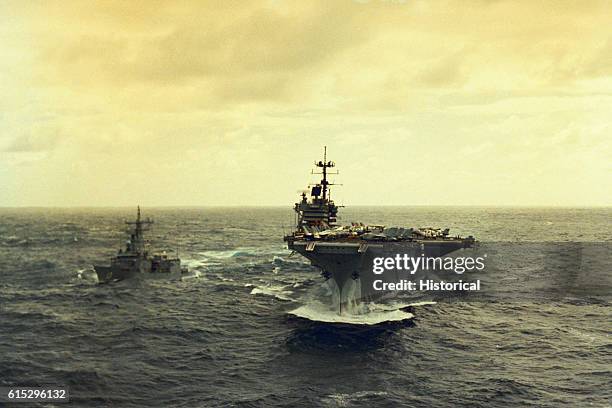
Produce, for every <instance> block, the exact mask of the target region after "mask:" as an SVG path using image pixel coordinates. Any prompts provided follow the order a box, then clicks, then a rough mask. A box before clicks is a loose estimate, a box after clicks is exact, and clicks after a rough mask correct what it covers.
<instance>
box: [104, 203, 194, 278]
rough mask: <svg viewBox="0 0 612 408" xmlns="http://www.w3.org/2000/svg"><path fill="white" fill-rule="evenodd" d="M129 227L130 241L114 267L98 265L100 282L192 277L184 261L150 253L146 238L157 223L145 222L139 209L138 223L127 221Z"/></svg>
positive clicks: (119, 254) (111, 265)
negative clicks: (136, 277)
mask: <svg viewBox="0 0 612 408" xmlns="http://www.w3.org/2000/svg"><path fill="white" fill-rule="evenodd" d="M125 223H126V224H127V225H128V226H129V227H130V231H129V238H128V240H127V242H126V244H125V248H124V249H119V251H118V252H117V255H116V256H114V257H113V258H111V261H110V265H108V266H106V265H94V270H95V271H96V274H97V275H98V282H99V283H108V282H111V281H120V280H124V279H128V278H131V277H134V276H142V277H167V278H172V279H174V278H179V279H180V278H182V277H185V276H187V275H188V271H187V268H184V267H181V260H180V259H179V258H178V256H176V257H171V256H168V255H167V254H166V253H165V252H162V253H153V254H149V251H148V249H147V245H146V242H145V239H144V232H145V231H147V230H148V229H149V228H150V226H151V224H153V221H152V220H151V219H150V218H147V219H142V218H141V216H140V206H138V210H137V215H136V220H135V221H126V222H125Z"/></svg>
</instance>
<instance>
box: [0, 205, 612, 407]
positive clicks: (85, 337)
mask: <svg viewBox="0 0 612 408" xmlns="http://www.w3.org/2000/svg"><path fill="white" fill-rule="evenodd" d="M144 211H145V215H147V216H151V217H153V218H154V219H155V221H156V224H155V226H154V229H153V230H152V231H151V232H150V233H149V234H148V237H149V239H150V240H151V241H152V242H154V243H155V247H157V248H160V249H164V248H166V249H170V248H177V247H178V248H179V251H180V253H181V258H182V259H183V260H184V261H185V262H186V263H187V264H188V265H189V266H190V267H191V268H192V269H195V270H197V271H199V272H200V273H201V275H202V277H201V279H198V280H190V281H186V282H164V281H125V282H119V283H117V284H111V285H97V284H96V281H95V276H94V274H93V272H92V271H91V264H92V263H94V262H104V261H107V259H108V258H109V257H110V256H112V255H113V254H114V252H115V250H116V249H117V248H118V247H119V246H120V245H121V242H122V239H123V236H122V235H121V228H122V226H121V221H122V220H123V219H126V218H132V215H133V214H132V212H133V211H132V210H131V209H104V210H103V209H96V210H92V209H71V210H59V209H54V210H43V209H20V210H11V209H2V210H0V256H1V257H2V259H3V262H2V263H0V279H1V280H0V385H37V384H63V385H67V386H69V388H70V393H71V399H72V404H71V405H73V406H83V407H91V406H117V407H131V406H163V407H170V406H171V407H208V406H248V407H259V406H262V407H263V406H265V407H267V406H308V407H311V406H313V407H374V406H375V407H385V406H389V407H395V406H417V407H419V406H423V407H425V406H437V407H440V406H448V407H456V406H470V407H472V406H482V407H496V406H538V407H540V406H545V407H558V406H573V407H578V406H579V407H582V406H599V407H603V406H610V404H611V398H612V391H611V390H612V386H611V385H612V368H611V367H612V357H611V355H612V353H611V352H612V342H611V340H610V327H612V325H611V324H610V323H611V322H612V313H611V311H612V309H611V306H610V300H611V295H612V284H611V271H612V259H611V253H610V243H611V242H612V225H611V221H610V220H611V219H612V210H611V209H554V210H552V209H548V210H547V209H499V208H498V209H495V208H418V207H417V208H408V207H406V208H352V209H350V208H349V209H345V210H344V211H343V214H344V220H343V221H345V222H350V221H358V220H359V221H367V222H370V223H382V224H386V225H402V226H424V225H433V226H449V227H451V228H452V230H451V231H452V233H462V234H474V235H475V236H477V237H478V238H479V239H480V240H481V241H482V246H481V248H480V250H481V251H485V252H487V253H488V254H489V260H490V261H491V265H488V266H490V268H489V267H488V268H487V271H486V273H483V275H482V276H479V278H481V279H482V280H483V285H484V286H485V288H486V289H485V290H483V291H482V293H478V294H470V295H467V294H465V295H457V296H454V297H440V296H435V295H433V294H424V295H421V296H418V297H417V298H415V297H414V296H412V297H409V296H407V295H403V296H400V297H399V298H397V299H394V300H393V301H390V302H389V303H387V304H379V305H373V309H374V313H373V314H372V315H369V316H366V317H363V316H362V317H357V318H355V319H357V320H359V319H361V320H365V322H366V323H378V324H370V325H364V324H354V323H360V322H359V321H353V320H351V319H350V318H348V317H346V318H338V316H336V315H335V313H334V312H333V311H332V310H329V308H328V307H327V303H326V297H325V296H326V289H325V287H324V286H323V285H322V279H321V278H320V277H319V276H318V273H317V272H316V271H315V270H314V269H313V268H312V267H311V266H309V265H308V264H307V263H306V262H305V261H303V260H302V259H301V258H300V257H299V256H293V257H289V252H288V251H287V250H286V249H285V248H284V246H283V242H282V235H283V230H284V229H285V230H288V229H289V226H290V224H291V220H292V214H291V210H290V209H289V210H288V209H144ZM414 303H417V304H416V305H413V306H411V307H409V308H408V309H400V305H403V306H405V305H407V304H414ZM296 315H298V316H302V317H297V316H296ZM409 317H412V318H409ZM329 320H334V321H335V323H329V322H324V321H329ZM338 320H339V321H338ZM19 406H23V405H19Z"/></svg>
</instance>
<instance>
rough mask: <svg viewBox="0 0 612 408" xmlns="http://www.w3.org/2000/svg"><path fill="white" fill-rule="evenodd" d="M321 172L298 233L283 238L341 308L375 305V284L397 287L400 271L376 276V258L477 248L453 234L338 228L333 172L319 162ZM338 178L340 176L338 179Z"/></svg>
mask: <svg viewBox="0 0 612 408" xmlns="http://www.w3.org/2000/svg"><path fill="white" fill-rule="evenodd" d="M315 166H316V167H317V168H319V169H321V171H320V172H318V173H314V172H313V174H320V175H322V176H323V177H322V179H321V181H320V182H318V183H316V184H314V185H311V186H309V187H310V197H308V196H307V193H305V192H304V193H302V196H301V200H300V201H299V202H298V203H296V204H295V207H294V210H295V212H296V228H295V230H294V231H293V232H292V233H291V234H289V235H286V236H285V237H284V240H285V241H286V242H287V246H288V248H289V249H291V250H293V251H295V252H297V253H299V254H301V255H302V256H304V257H305V258H307V259H308V260H310V262H311V264H312V265H314V266H316V267H318V268H319V269H320V270H321V274H322V276H323V277H324V278H325V279H326V280H331V281H332V282H333V283H335V286H336V287H337V290H338V294H339V306H340V312H341V313H342V308H343V305H346V304H347V302H349V301H355V300H356V301H364V300H366V301H367V300H374V299H375V298H377V297H379V296H384V295H385V293H381V292H378V291H374V290H373V285H372V284H373V282H374V280H375V279H381V280H383V281H387V282H398V281H399V280H400V279H402V277H401V276H399V273H398V271H385V272H384V273H383V274H381V275H375V274H374V273H373V270H372V265H373V260H374V258H376V257H388V256H395V255H396V254H407V255H408V256H410V257H430V258H431V257H443V256H445V255H447V254H450V253H451V252H454V251H457V250H459V249H462V248H472V247H474V245H475V243H476V240H475V239H474V237H472V236H469V237H465V238H464V237H460V236H450V235H449V232H450V231H449V229H448V228H447V229H440V228H432V227H422V228H401V227H390V228H387V227H385V226H383V225H365V224H363V223H352V224H351V225H338V223H337V217H338V206H337V205H336V204H335V203H334V201H333V200H332V199H331V197H330V186H331V185H333V184H332V183H330V182H329V180H328V175H330V173H329V169H331V168H333V167H335V163H334V162H333V161H330V160H327V148H325V151H324V155H323V160H322V161H318V162H315ZM336 174H337V173H336Z"/></svg>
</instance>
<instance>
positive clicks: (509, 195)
mask: <svg viewBox="0 0 612 408" xmlns="http://www.w3.org/2000/svg"><path fill="white" fill-rule="evenodd" d="M611 21H612V3H611V2H609V1H589V0H585V1H564V0H555V1H521V0H517V1H493V0H491V1H472V0H466V1H463V0H462V1H444V0H439V1H438V0H432V1H420V0H407V1H344V0H332V1H329V0H326V1H303V0H300V1H281V0H270V1H232V0H223V1H150V0H147V1H140V2H139V1H128V2H126V1H97V2H96V1H91V2H85V1H67V0H62V1H27V2H24V1H3V2H1V3H0V50H1V53H0V94H1V95H2V97H1V98H0V206H132V205H135V204H141V205H144V206H200V205H202V206H206V205H211V206H219V205H236V206H242V205H282V206H284V205H287V206H291V205H292V203H293V202H295V201H296V200H297V199H298V195H299V192H301V191H302V190H303V189H304V188H305V187H306V186H307V184H308V183H311V182H315V181H317V176H315V175H311V174H310V170H311V169H312V164H313V162H314V160H317V159H320V158H321V156H322V152H323V146H327V148H328V157H329V158H330V159H332V160H334V161H335V162H336V164H337V169H338V170H339V171H340V174H339V175H337V176H335V177H334V181H335V182H337V183H340V184H342V186H337V187H335V189H334V191H333V197H334V198H335V199H336V202H337V203H341V204H344V205H511V206H610V205H612V187H611V186H612V149H611V146H612V127H611V118H612V114H611V112H612V30H611V29H610V22H611Z"/></svg>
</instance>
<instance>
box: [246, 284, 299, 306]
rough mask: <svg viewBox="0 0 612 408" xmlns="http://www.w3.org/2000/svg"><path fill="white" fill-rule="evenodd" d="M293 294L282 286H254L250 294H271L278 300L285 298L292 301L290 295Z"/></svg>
mask: <svg viewBox="0 0 612 408" xmlns="http://www.w3.org/2000/svg"><path fill="white" fill-rule="evenodd" d="M292 294H293V292H292V291H290V290H285V287H284V286H272V285H267V286H256V287H254V288H253V289H252V290H251V295H266V296H273V297H275V298H277V299H279V300H286V301H290V302H292V301H293V299H291V298H290V296H291V295H292Z"/></svg>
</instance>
